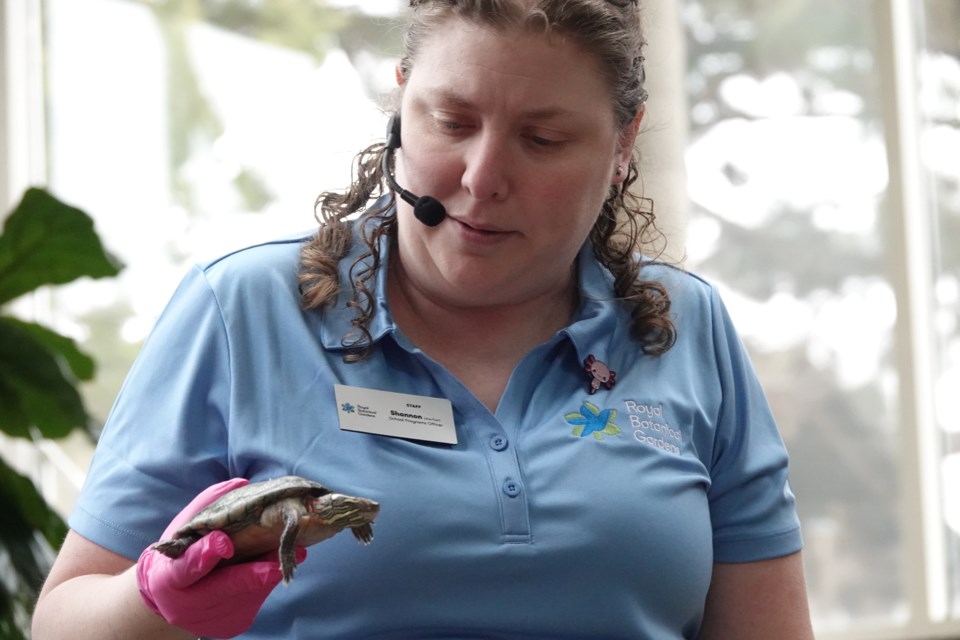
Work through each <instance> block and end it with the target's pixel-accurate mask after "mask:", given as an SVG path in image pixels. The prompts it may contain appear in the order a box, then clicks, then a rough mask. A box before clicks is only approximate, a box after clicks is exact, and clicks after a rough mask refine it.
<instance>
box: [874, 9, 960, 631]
mask: <svg viewBox="0 0 960 640" xmlns="http://www.w3.org/2000/svg"><path fill="white" fill-rule="evenodd" d="M875 6H876V13H877V21H876V23H877V27H878V33H877V41H878V42H879V43H880V46H878V47H877V49H876V51H877V55H878V59H877V64H878V76H879V77H880V79H881V82H882V91H883V102H884V105H885V109H886V111H885V114H886V123H885V124H886V126H885V132H886V142H887V152H888V157H889V161H888V162H889V170H890V181H889V186H888V189H887V199H888V200H887V215H888V229H889V238H890V244H889V247H888V249H889V256H890V262H891V264H890V278H891V282H892V284H893V286H894V289H895V292H896V296H897V308H898V317H897V329H896V331H897V333H896V340H897V349H896V357H897V365H898V370H899V372H900V412H899V418H900V420H899V422H900V436H901V446H900V453H901V456H900V471H901V477H900V479H901V489H902V495H901V508H902V520H901V521H902V527H903V552H904V556H903V571H904V584H905V585H906V589H907V597H908V601H909V605H910V612H911V620H912V621H913V623H914V624H916V623H919V625H921V626H922V625H923V624H924V623H928V622H936V621H940V620H943V619H944V618H945V617H946V612H947V602H946V594H947V579H948V576H947V560H946V555H945V549H946V543H945V538H944V527H943V518H942V510H941V503H940V495H941V490H940V479H939V469H940V466H941V444H940V442H939V438H938V432H937V426H936V422H935V416H934V413H933V407H934V396H933V389H934V384H933V383H934V380H933V371H934V365H935V345H934V332H933V331H932V328H933V317H932V313H933V295H932V282H933V280H932V277H933V274H932V259H931V256H932V255H933V254H932V242H931V220H930V212H929V207H928V203H927V199H926V193H925V191H924V185H923V183H924V179H923V173H922V164H921V162H920V151H919V124H920V114H919V109H918V105H917V95H918V79H917V74H916V68H917V58H918V53H917V42H916V37H915V33H916V28H917V21H916V12H917V10H918V9H919V7H918V6H917V4H916V1H915V0H878V2H876V5H875ZM887 44H889V46H885V45H887Z"/></svg>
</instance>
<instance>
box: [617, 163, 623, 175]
mask: <svg viewBox="0 0 960 640" xmlns="http://www.w3.org/2000/svg"><path fill="white" fill-rule="evenodd" d="M617 175H618V176H622V175H623V166H621V165H619V164H618V165H617Z"/></svg>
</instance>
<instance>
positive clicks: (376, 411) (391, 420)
mask: <svg viewBox="0 0 960 640" xmlns="http://www.w3.org/2000/svg"><path fill="white" fill-rule="evenodd" d="M333 393H334V395H335V396H336V399H337V416H338V417H339V418H340V428H341V429H342V430H345V431H360V432H363V433H374V434H377V435H381V436H391V437H394V438H409V439H411V440H426V441H428V442H442V443H445V444H457V428H456V426H455V424H454V422H453V406H452V405H451V404H450V401H449V400H447V399H446V398H431V397H429V396H415V395H410V394H407V393H394V392H392V391H379V390H377V389H364V388H363V387H348V386H345V385H342V384H335V385H333Z"/></svg>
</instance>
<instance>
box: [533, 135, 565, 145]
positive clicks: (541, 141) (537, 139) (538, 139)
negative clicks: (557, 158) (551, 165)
mask: <svg viewBox="0 0 960 640" xmlns="http://www.w3.org/2000/svg"><path fill="white" fill-rule="evenodd" d="M530 142H532V143H534V144H535V145H538V146H541V147H551V146H554V145H558V144H560V141H559V140H551V139H550V138H544V137H543V136H530Z"/></svg>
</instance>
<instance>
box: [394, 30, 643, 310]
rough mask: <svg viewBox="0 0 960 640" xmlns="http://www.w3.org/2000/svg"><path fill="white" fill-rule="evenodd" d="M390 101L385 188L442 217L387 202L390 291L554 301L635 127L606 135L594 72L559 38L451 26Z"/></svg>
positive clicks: (605, 107)
mask: <svg viewBox="0 0 960 640" xmlns="http://www.w3.org/2000/svg"><path fill="white" fill-rule="evenodd" d="M402 90H403V97H402V102H401V109H400V113H401V114H402V147H401V148H400V151H399V153H398V154H397V177H398V181H399V183H400V184H402V185H403V186H404V187H405V188H407V189H409V190H410V191H411V192H413V193H415V194H418V195H430V196H433V197H434V198H436V199H437V200H439V201H440V202H442V203H443V204H444V205H445V207H446V209H447V214H448V215H447V217H446V219H444V221H443V222H442V223H441V224H440V225H439V226H437V227H427V226H424V225H423V224H421V223H420V222H418V221H417V220H416V219H415V218H414V217H413V211H412V207H411V206H410V205H408V204H406V203H404V202H402V201H400V200H399V198H398V207H399V211H398V213H399V215H398V218H399V232H398V239H399V256H400V260H401V263H402V274H403V277H405V278H407V279H408V281H409V283H410V284H413V285H414V286H416V287H417V289H418V290H419V291H421V292H423V293H426V294H427V295H429V296H430V297H431V298H434V299H435V300H437V301H441V302H443V303H446V304H453V305H455V306H469V307H472V306H489V305H509V304H515V303H519V302H529V301H530V300H532V299H535V298H538V297H541V296H544V295H552V294H554V293H566V292H568V291H569V287H570V283H571V279H572V277H573V272H572V265H573V263H574V260H575V258H576V255H577V252H578V251H579V249H580V246H581V245H582V244H583V242H584V240H585V239H586V237H587V234H588V233H589V231H590V229H591V227H592V226H593V224H594V222H595V220H596V218H597V215H598V214H599V211H600V208H601V205H602V204H603V201H604V199H605V198H606V196H607V194H608V191H609V188H610V185H611V184H614V183H616V182H619V181H620V180H622V176H618V175H617V174H616V169H617V167H618V166H619V165H622V166H624V168H625V167H626V165H627V162H628V161H629V158H630V153H631V147H632V144H633V140H634V137H635V135H636V125H637V124H639V118H638V119H637V120H636V121H635V123H634V126H633V127H631V128H630V129H629V131H627V132H621V131H619V130H618V129H617V128H616V126H615V123H614V117H613V109H612V98H611V95H610V91H609V89H608V88H607V86H606V84H605V82H604V80H603V74H602V73H601V70H600V67H599V63H598V62H597V61H596V60H595V59H594V57H593V56H592V55H590V54H588V53H586V52H585V51H584V50H582V49H581V48H579V47H578V46H577V45H576V44H575V43H573V42H572V41H570V40H568V39H566V38H562V37H560V36H559V35H553V36H550V37H548V36H546V35H544V34H538V33H537V34H535V33H527V32H517V31H503V32H502V31H496V30H493V29H490V28H484V27H481V26H477V25H473V24H470V23H467V22H465V21H462V20H460V19H456V18H452V19H450V20H449V21H448V22H447V23H446V24H445V25H444V26H443V27H442V28H440V29H438V30H437V31H436V33H435V34H433V35H432V36H430V37H429V38H428V39H427V40H426V41H425V42H424V43H423V45H422V48H421V49H420V51H419V53H418V55H417V58H416V60H415V61H414V64H413V70H412V71H411V73H410V74H409V76H408V77H407V79H406V80H405V81H403V88H402ZM624 173H625V171H624Z"/></svg>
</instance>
